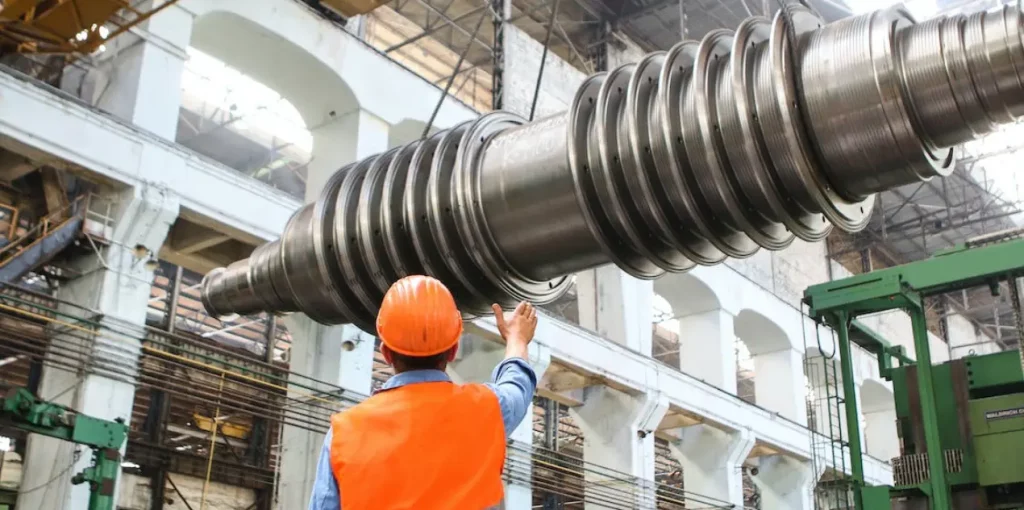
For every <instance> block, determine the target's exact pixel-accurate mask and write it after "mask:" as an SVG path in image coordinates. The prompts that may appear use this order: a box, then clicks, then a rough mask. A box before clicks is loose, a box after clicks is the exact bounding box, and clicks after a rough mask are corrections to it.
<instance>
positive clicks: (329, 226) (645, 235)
mask: <svg viewBox="0 0 1024 510" xmlns="http://www.w3.org/2000/svg"><path fill="white" fill-rule="evenodd" d="M1021 19H1022V16H1021V12H1020V11H1019V9H1018V8H1013V7H1009V6H1006V7H1004V8H1002V9H1000V10H994V11H989V12H984V13H978V14H974V15H971V16H962V15H958V16H952V17H945V18H940V19H934V20H929V21H927V22H925V23H921V24H915V23H914V21H913V20H912V19H911V17H910V16H909V15H908V14H907V12H906V11H905V10H903V9H902V8H892V9H887V10H882V11H877V12H874V13H870V14H866V15H862V16H857V17H852V18H847V19H844V20H841V21H838V22H836V23H832V24H828V25H825V24H823V22H822V21H821V19H820V18H818V17H817V16H816V15H815V14H813V13H812V12H811V11H809V10H808V9H806V8H803V7H801V6H797V5H791V6H788V7H786V8H784V9H783V10H782V11H780V12H779V13H778V14H777V15H776V16H775V17H774V19H772V20H768V19H766V18H761V17H752V18H748V19H747V20H745V21H743V23H741V24H740V26H739V27H738V28H737V29H736V30H735V31H729V30H714V31H712V32H710V33H708V34H707V35H705V36H704V38H703V39H702V40H700V41H684V42H681V43H679V44H677V45H676V46H675V47H673V48H672V49H670V50H669V51H667V52H658V53H652V54H650V55H647V56H646V57H645V58H643V59H642V60H641V61H640V62H637V63H634V64H626V65H623V66H621V67H619V68H617V69H614V70H612V71H610V72H607V73H599V74H596V75H593V76H591V77H589V78H587V80H586V81H585V82H584V83H583V85H582V86H581V87H580V88H579V90H578V92H577V94H576V97H575V99H574V101H573V103H572V105H571V107H570V109H569V111H567V112H564V113H561V114H558V115H554V116H552V117H548V118H545V119H542V120H539V121H536V122H533V123H526V122H525V121H524V120H523V119H522V118H520V117H518V116H516V115H514V114H511V113H505V112H495V113H489V114H486V115H483V116H481V117H480V118H478V119H476V120H474V121H471V122H467V123H464V124H462V125H459V126H456V127H454V128H452V129H449V130H446V131H442V132H439V133H437V134H434V135H432V136H430V137H428V138H426V139H423V140H418V141H415V142H412V143H409V144H407V145H404V146H401V147H397V148H395V149H392V150H390V151H388V152H386V153H384V154H380V155H377V156H373V157H370V158H367V159H365V160H362V161H358V162H356V163H353V164H351V165H348V166H346V167H345V168H342V169H341V170H339V171H338V172H337V173H336V174H334V176H332V178H331V179H330V180H329V181H328V183H327V185H326V186H325V189H324V190H323V191H322V193H321V194H320V196H319V198H318V199H317V200H316V201H315V202H314V203H311V204H309V205H306V206H304V207H302V208H301V209H299V211H297V212H296V213H295V215H294V216H293V217H292V218H291V220H290V221H289V223H288V225H287V227H286V228H285V232H284V234H283V235H282V237H281V238H280V239H279V240H276V241H273V242H270V243H267V244H266V245H263V246H260V247H259V248H257V249H256V251H255V252H253V254H252V256H250V257H249V258H248V259H246V260H243V261H239V262H236V263H234V264H232V265H231V266H229V267H227V268H222V269H216V270H214V271H212V272H211V273H210V274H208V275H207V276H206V278H205V279H204V281H203V289H202V296H203V303H204V305H205V307H206V309H207V310H208V311H209V312H210V313H211V314H213V315H223V314H228V313H238V314H249V313H254V312H257V311H260V310H266V311H274V312H289V311H301V312H305V313H306V314H308V315H309V316H310V317H312V318H313V319H314V320H316V321H318V322H322V323H325V324H337V323H349V322H351V323H354V324H356V325H357V326H359V327H361V328H363V329H365V330H367V331H372V329H373V328H372V325H373V320H374V316H375V314H376V312H377V309H378V306H379V303H380V301H381V299H382V297H383V295H384V292H385V291H386V290H387V288H388V286H389V285H390V284H391V283H392V282H394V281H395V280H396V279H398V278H399V277H401V276H403V275H407V274H413V273H426V274H430V275H433V276H436V277H438V278H440V279H441V280H442V281H444V282H445V283H446V284H447V285H448V286H449V288H451V290H452V291H453V293H454V294H455V296H456V300H457V301H458V303H459V305H460V307H461V308H462V310H464V312H465V313H466V315H467V317H471V316H475V315H480V314H485V313H487V312H488V310H489V305H490V304H491V303H494V302H497V303H500V304H502V305H505V306H511V305H513V304H514V303H515V302H517V301H519V300H523V299H526V300H530V301H533V302H535V303H544V302H549V301H552V300H554V299H556V298H557V297H559V296H560V295H561V294H562V293H564V292H565V290H566V289H567V288H568V286H569V284H570V275H572V274H573V273H574V272H577V271H580V270H584V269H587V268H591V267H595V266H599V265H602V264H607V263H614V264H616V265H617V266H618V267H620V268H622V269H623V270H624V271H626V272H627V273H629V274H631V275H633V276H635V277H638V278H656V277H658V276H660V275H662V274H664V273H665V272H681V271H687V270H689V269H690V268H692V267H694V266H695V265H712V264H717V263H719V262H722V261H723V260H725V259H726V258H727V257H736V258H742V257H749V256H751V255H753V254H754V253H755V252H756V251H757V250H758V249H760V248H767V249H770V250H780V249H783V248H785V247H786V246H788V245H789V244H790V243H792V241H793V240H794V239H795V238H800V239H804V240H807V241H817V240H821V239H823V238H824V237H825V236H827V235H828V233H829V232H830V231H831V229H832V227H833V225H835V226H836V227H838V228H840V229H842V230H844V231H857V230H859V229H862V228H864V226H865V225H866V223H867V220H868V218H869V216H870V214H871V209H872V207H873V205H874V196H875V193H878V192H880V191H884V190H887V189H891V188H894V187H897V186H900V185H904V184H908V183H913V182H918V181H922V180H927V179H930V178H932V177H935V176H945V175H947V174H948V173H949V172H950V171H952V169H953V167H954V164H955V158H954V149H953V148H954V147H956V146H957V145H959V144H962V143H964V142H967V141H969V140H972V139H974V138H975V137H977V136H980V135H983V134H986V133H989V132H991V131H993V130H995V129H996V128H997V127H998V126H1000V125H1002V124H1006V123H1009V122H1012V121H1014V120H1016V119H1017V118H1018V117H1020V116H1021V115H1022V114H1024V41H1022V34H1024V30H1022V22H1021Z"/></svg>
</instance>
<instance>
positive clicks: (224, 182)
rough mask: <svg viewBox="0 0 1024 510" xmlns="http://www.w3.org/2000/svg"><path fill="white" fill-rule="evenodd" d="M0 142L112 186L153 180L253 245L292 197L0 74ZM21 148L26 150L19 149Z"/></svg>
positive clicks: (188, 209)
mask: <svg viewBox="0 0 1024 510" xmlns="http://www.w3.org/2000/svg"><path fill="white" fill-rule="evenodd" d="M0 97H3V98H4V100H3V101H0V146H3V147H4V148H7V149H10V150H13V151H15V152H19V153H21V154H23V155H29V156H30V157H32V158H34V159H36V162H37V163H43V164H49V165H51V166H54V167H55V168H61V169H65V170H70V171H73V172H78V173H81V174H82V175H83V177H85V178H87V179H89V180H92V181H94V182H99V183H103V184H108V185H113V186H139V185H141V184H143V183H150V184H156V185H159V186H161V187H162V188H164V189H166V190H168V191H169V192H171V193H174V194H175V195H177V196H178V197H179V198H180V203H181V212H182V216H183V217H187V218H192V217H196V216H198V217H201V218H204V219H205V220H206V221H207V222H208V223H210V224H214V225H216V226H217V227H218V228H217V230H219V231H221V232H224V233H227V234H230V235H232V237H234V238H236V239H239V240H242V241H247V242H250V243H252V244H256V243H257V242H260V241H265V240H270V239H274V238H276V237H277V236H278V235H279V234H280V233H281V231H282V230H284V225H285V223H286V222H287V221H288V218H289V217H290V216H291V214H292V212H294V211H295V209H297V208H298V207H299V203H300V202H299V200H296V199H295V198H293V197H290V196H288V195H286V194H284V193H283V192H280V191H278V190H275V189H273V188H271V187H270V186H267V185H265V184H263V183H261V182H259V181H256V180H254V179H251V178H249V177H247V176H245V175H242V174H241V173H238V172H236V171H235V170H233V169H231V168H228V167H226V166H224V165H221V164H219V163H216V162H214V161H212V160H209V159H206V158H204V157H203V156H200V155H199V154H196V153H194V152H191V151H189V150H188V149H185V148H183V147H181V146H179V145H176V144H173V143H170V142H168V141H166V140H164V139H162V138H160V137H158V136H156V135H154V134H152V133H150V132H148V131H144V130H142V129H139V128H137V127H135V126H132V125H131V124H128V123H127V122H125V121H122V120H120V119H117V118H114V117H113V116H110V115H107V114H105V113H102V112H99V111H97V110H95V109H94V108H91V107H89V106H86V105H84V104H82V103H81V102H80V101H79V100H77V99H74V98H71V97H68V96H66V95H64V94H61V93H59V92H56V91H54V90H53V89H50V88H48V87H46V86H45V85H41V84H37V83H35V82H32V81H30V80H27V79H24V78H22V77H20V76H18V75H13V74H11V73H10V72H0ZM26 153H27V154H26Z"/></svg>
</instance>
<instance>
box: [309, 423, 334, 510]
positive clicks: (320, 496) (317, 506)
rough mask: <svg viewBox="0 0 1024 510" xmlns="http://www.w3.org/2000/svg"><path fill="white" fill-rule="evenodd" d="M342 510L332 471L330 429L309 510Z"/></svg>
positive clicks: (319, 462) (317, 468) (325, 440)
mask: <svg viewBox="0 0 1024 510" xmlns="http://www.w3.org/2000/svg"><path fill="white" fill-rule="evenodd" d="M340 509H341V493H340V491H338V481H337V480H335V479H334V471H333V470H332V469H331V430H330V429H328V430H327V437H325V438H324V446H323V447H322V448H320V460H318V461H317V463H316V480H314V481H313V495H312V496H310V497H309V510H340Z"/></svg>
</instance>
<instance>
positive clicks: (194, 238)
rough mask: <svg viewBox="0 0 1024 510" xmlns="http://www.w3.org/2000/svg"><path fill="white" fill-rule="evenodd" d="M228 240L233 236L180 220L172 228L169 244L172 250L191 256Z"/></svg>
mask: <svg viewBox="0 0 1024 510" xmlns="http://www.w3.org/2000/svg"><path fill="white" fill-rule="evenodd" d="M228 239H231V236H229V235H227V234H223V233H221V232H217V231H216V230H210V229H209V228H206V227H203V226H200V225H196V224H195V223H189V222H187V221H180V220H179V221H178V222H176V223H175V224H174V227H173V228H171V234H170V238H169V239H168V240H167V243H168V244H169V245H170V248H171V249H172V250H174V251H176V252H178V253H181V254H183V255H191V254H193V253H196V252H198V251H202V250H205V249H207V248H210V247H213V246H217V245H218V244H221V243H223V242H225V241H227V240H228Z"/></svg>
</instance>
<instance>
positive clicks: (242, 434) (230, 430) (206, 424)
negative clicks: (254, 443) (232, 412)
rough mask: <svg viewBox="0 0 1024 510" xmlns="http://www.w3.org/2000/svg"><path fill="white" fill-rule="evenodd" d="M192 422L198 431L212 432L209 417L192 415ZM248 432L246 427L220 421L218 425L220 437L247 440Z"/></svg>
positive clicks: (211, 421) (197, 414)
mask: <svg viewBox="0 0 1024 510" xmlns="http://www.w3.org/2000/svg"><path fill="white" fill-rule="evenodd" d="M192 420H193V421H194V422H195V424H196V427H198V428H199V430H203V431H206V432H212V431H213V419H212V418H210V417H209V416H203V415H201V414H199V413H193V414H192ZM250 430H251V429H250V427H249V426H248V425H241V424H237V423H231V422H228V421H221V423H220V435H222V436H228V437H233V438H235V439H248V438H249V432H250Z"/></svg>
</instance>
